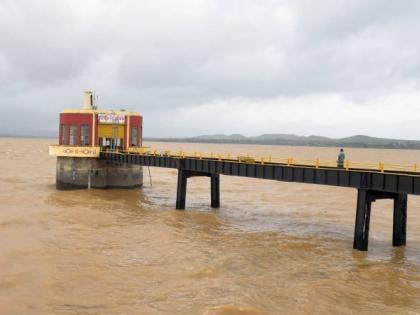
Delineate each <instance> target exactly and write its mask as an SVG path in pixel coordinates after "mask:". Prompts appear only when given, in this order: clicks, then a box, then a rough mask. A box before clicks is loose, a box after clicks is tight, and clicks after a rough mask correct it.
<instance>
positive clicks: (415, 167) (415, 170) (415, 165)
mask: <svg viewBox="0 0 420 315" xmlns="http://www.w3.org/2000/svg"><path fill="white" fill-rule="evenodd" d="M414 172H417V164H416V163H415V164H414Z"/></svg>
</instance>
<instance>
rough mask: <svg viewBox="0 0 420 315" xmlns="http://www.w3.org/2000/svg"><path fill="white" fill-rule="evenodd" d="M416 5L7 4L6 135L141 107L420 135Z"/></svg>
mask: <svg viewBox="0 0 420 315" xmlns="http://www.w3.org/2000/svg"><path fill="white" fill-rule="evenodd" d="M419 12H420V2H419V1H414V0H413V1H410V0H406V1H391V0H369V1H366V0H360V1H359V0H352V1H347V0H342V1H341V0H320V1H313V0H293V1H282V0H275V1H274V0H273V1H272V0H264V1H262V0H189V1H187V0H177V1H172V0H166V1H163V0H150V1H148V0H133V1H129V0H115V1H114V0H68V1H67V0H60V1H52V0H51V1H42V0H40V1H25V0H1V1H0V127H1V129H0V134H15V135H50V134H56V133H57V129H58V114H59V112H60V111H62V110H63V109H65V108H78V107H81V106H82V100H83V95H82V93H83V91H85V90H94V91H95V94H96V95H97V105H98V106H99V107H100V108H106V109H111V108H112V109H121V108H125V109H128V110H135V111H139V112H140V113H141V114H142V115H143V117H144V136H146V137H185V136H196V135H203V134H219V133H224V134H232V133H241V134H244V135H247V136H255V135H260V134H267V133H287V134H297V135H313V134H315V135H322V136H328V137H334V138H338V137H346V136H352V135H358V134H365V135H370V136H376V137H388V138H404V139H417V140H419V139H420V115H419V113H420V36H419V34H420V19H419Z"/></svg>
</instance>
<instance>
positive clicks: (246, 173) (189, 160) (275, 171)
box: [100, 152, 420, 195]
mask: <svg viewBox="0 0 420 315" xmlns="http://www.w3.org/2000/svg"><path fill="white" fill-rule="evenodd" d="M100 158H101V159H103V160H108V161H112V162H117V163H128V164H137V165H143V166H154V167H164V168H174V169H182V170H185V171H192V172H200V173H209V174H222V175H229V176H242V177H252V178H261V179H269V180H277V181H286V182H296V183H307V184H318V185H330V186H339V187H352V188H356V189H368V190H374V191H383V192H390V193H405V194H413V195H420V174H419V173H414V172H398V171H384V172H381V171H378V170H369V169H356V168H349V169H342V168H337V167H325V166H319V167H316V166H312V165H298V164H293V165H287V164H286V163H275V162H269V163H267V162H266V163H261V162H245V161H243V162H242V161H238V160H227V159H220V160H219V159H216V158H215V159H211V158H196V157H188V156H186V157H178V156H162V155H154V154H132V153H116V152H101V154H100Z"/></svg>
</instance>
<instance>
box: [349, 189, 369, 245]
mask: <svg viewBox="0 0 420 315" xmlns="http://www.w3.org/2000/svg"><path fill="white" fill-rule="evenodd" d="M371 197H372V196H371V192H370V191H368V190H366V189H358V192H357V210H356V223H355V227H354V241H353V248H354V249H357V250H361V251H366V250H367V249H368V241H369V223H370V210H371V206H372V198H371Z"/></svg>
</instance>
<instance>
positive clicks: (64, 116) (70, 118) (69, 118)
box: [59, 113, 96, 145]
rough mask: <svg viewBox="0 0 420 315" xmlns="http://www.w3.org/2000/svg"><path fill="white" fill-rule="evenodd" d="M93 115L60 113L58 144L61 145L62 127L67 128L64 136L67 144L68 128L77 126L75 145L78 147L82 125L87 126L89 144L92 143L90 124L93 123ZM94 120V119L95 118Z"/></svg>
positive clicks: (68, 137)
mask: <svg viewBox="0 0 420 315" xmlns="http://www.w3.org/2000/svg"><path fill="white" fill-rule="evenodd" d="M92 115H93V114H82V113H80V114H79V113H61V114H60V128H59V130H60V138H59V143H60V144H62V141H61V140H62V128H61V126H62V125H66V126H67V135H66V139H67V141H66V142H67V143H69V139H70V126H72V125H76V126H77V143H76V144H77V145H80V144H81V143H80V142H81V139H80V138H81V133H82V130H81V126H82V125H88V126H89V130H90V132H89V143H90V144H91V143H92V122H93V120H92V119H93V117H92ZM95 119H96V118H95Z"/></svg>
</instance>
